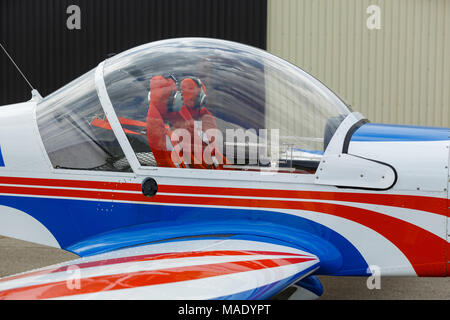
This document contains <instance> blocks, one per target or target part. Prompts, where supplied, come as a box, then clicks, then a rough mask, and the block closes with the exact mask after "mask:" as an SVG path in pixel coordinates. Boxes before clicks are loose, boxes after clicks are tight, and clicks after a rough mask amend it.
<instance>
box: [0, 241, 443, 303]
mask: <svg viewBox="0 0 450 320" xmlns="http://www.w3.org/2000/svg"><path fill="white" fill-rule="evenodd" d="M75 258H77V256H76V255H74V254H72V253H69V252H65V251H63V250H59V249H54V248H50V247H46V246H42V245H37V244H33V243H29V242H25V241H21V240H15V239H11V238H5V237H1V236H0V277H5V276H8V275H12V274H15V273H19V272H23V271H28V270H31V269H35V268H40V267H44V266H48V265H51V264H55V263H59V262H63V261H67V260H71V259H75ZM319 278H320V280H321V281H322V284H323V286H324V289H325V293H324V294H323V296H322V297H321V298H320V299H322V300H334V299H344V300H368V299H374V300H378V299H385V300H415V299H421V300H450V277H448V278H393V277H383V278H382V279H381V289H379V290H377V289H374V290H369V289H368V288H367V286H366V281H367V278H365V277H361V278H360V277H328V276H321V277H319Z"/></svg>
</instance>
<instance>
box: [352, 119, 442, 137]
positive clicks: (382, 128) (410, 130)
mask: <svg viewBox="0 0 450 320" xmlns="http://www.w3.org/2000/svg"><path fill="white" fill-rule="evenodd" d="M442 140H450V128H438V127H415V126H404V125H392V124H378V123H367V124H365V125H363V126H361V127H360V128H359V129H358V130H356V131H355V133H354V134H353V136H352V138H351V141H442Z"/></svg>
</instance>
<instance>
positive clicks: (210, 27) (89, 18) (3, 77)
mask: <svg viewBox="0 0 450 320" xmlns="http://www.w3.org/2000/svg"><path fill="white" fill-rule="evenodd" d="M70 5H78V6H79V7H80V9H81V30H69V29H68V28H67V26H66V22H67V19H68V18H69V17H70V14H67V12H66V11H67V8H68V7H69V6H70ZM266 21H267V1H266V0H226V1H224V0H95V1H94V0H39V1H38V0H0V42H2V43H3V44H4V45H5V46H6V48H7V50H8V51H9V52H10V54H11V55H12V56H13V58H14V59H15V60H16V62H17V64H18V65H19V66H20V67H21V69H22V70H23V72H24V73H25V74H26V75H27V77H28V78H29V80H30V82H31V83H32V84H33V85H34V86H35V87H36V88H37V89H38V90H39V91H40V93H41V94H42V95H43V96H45V95H47V94H49V93H51V92H53V91H54V90H56V89H58V88H59V87H61V86H63V85H65V84H67V83H68V82H70V81H71V80H73V79H75V78H76V77H78V76H80V75H81V74H83V73H85V72H87V71H89V70H90V69H92V68H94V67H95V66H96V65H97V64H98V63H99V62H100V61H102V60H104V59H105V58H106V57H107V54H109V53H119V52H122V51H124V50H126V49H129V48H132V47H135V46H137V45H140V44H143V43H147V42H151V41H155V40H160V39H166V38H175V37H188V36H193V37H213V38H221V39H227V40H233V41H238V42H242V43H245V44H250V45H253V46H255V47H259V48H262V49H265V48H266V39H267V37H266V25H267V23H266ZM30 98H31V95H30V89H29V87H28V86H27V84H26V82H25V81H24V80H23V79H22V78H21V77H20V75H19V74H18V72H17V71H16V70H15V69H14V67H13V65H12V64H11V63H10V61H9V60H8V59H7V57H6V55H5V54H4V53H3V52H2V51H0V105H3V104H8V103H14V102H21V101H25V100H28V99H30Z"/></svg>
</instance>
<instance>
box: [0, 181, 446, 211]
mask: <svg viewBox="0 0 450 320" xmlns="http://www.w3.org/2000/svg"><path fill="white" fill-rule="evenodd" d="M0 184H9V185H11V184H13V185H30V186H42V187H44V189H45V187H46V186H47V187H61V188H83V189H91V190H92V189H99V190H107V193H106V194H104V193H100V194H99V197H96V198H97V199H105V200H109V199H111V192H114V191H115V190H117V191H134V192H141V185H140V184H138V183H119V182H103V181H85V180H62V179H38V178H18V177H0ZM21 188H26V187H21ZM16 190H17V189H16ZM0 192H2V191H0ZM27 192H28V190H27ZM35 192H36V191H35ZM158 192H163V193H175V194H193V195H213V196H214V195H215V196H236V197H260V198H286V199H305V200H308V199H311V200H329V201H345V202H356V203H367V204H375V205H385V206H393V207H400V208H407V209H414V210H420V211H426V212H431V213H436V214H440V215H444V216H447V215H448V210H447V199H446V198H436V197H425V196H413V195H396V194H379V193H349V192H326V191H297V190H272V189H249V188H224V187H201V186H173V185H158ZM3 193H14V192H8V191H3ZM49 193H51V192H49ZM19 194H30V195H33V194H34V195H45V194H42V193H33V192H32V191H31V190H30V192H29V193H26V192H20V193H19ZM66 194H67V197H71V196H73V197H76V198H80V197H82V195H83V194H86V193H82V192H80V193H78V194H77V193H66ZM103 196H104V197H103ZM87 198H92V197H89V196H87ZM141 199H145V198H141ZM140 201H143V202H147V201H145V200H140Z"/></svg>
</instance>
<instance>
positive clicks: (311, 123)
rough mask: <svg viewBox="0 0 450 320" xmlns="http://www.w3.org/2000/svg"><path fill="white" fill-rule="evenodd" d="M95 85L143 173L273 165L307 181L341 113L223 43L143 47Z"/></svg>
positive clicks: (315, 84) (302, 81)
mask: <svg viewBox="0 0 450 320" xmlns="http://www.w3.org/2000/svg"><path fill="white" fill-rule="evenodd" d="M104 79H105V83H106V87H107V91H108V94H109V96H110V99H111V102H112V104H113V106H114V108H115V111H116V113H117V115H118V116H119V120H121V123H122V126H123V128H124V130H125V133H126V134H127V137H128V139H129V141H130V143H131V145H132V147H133V149H134V151H135V152H136V155H137V157H138V160H139V161H140V163H141V165H143V166H160V167H183V168H198V169H231V170H257V169H258V168H260V167H264V166H269V165H273V159H276V157H278V161H277V165H278V166H279V167H281V168H285V170H287V171H289V172H301V173H305V172H314V171H315V168H316V167H317V164H318V161H319V160H320V158H321V155H322V154H323V151H324V149H325V148H326V146H327V144H328V142H329V140H330V139H331V136H332V135H333V134H334V131H335V130H336V128H337V127H338V125H339V124H340V122H341V121H342V120H343V119H344V118H345V117H346V116H347V115H348V114H349V113H350V111H349V110H348V108H347V106H346V105H345V104H344V103H343V102H342V101H341V100H340V99H339V98H338V97H337V96H336V95H335V94H334V93H332V92H331V91H330V90H329V89H328V88H327V87H325V86H324V85H323V84H322V83H320V82H319V81H318V80H316V79H315V78H313V77H312V76H310V75H309V74H307V73H306V72H304V71H302V70H301V69H299V68H298V67H296V66H294V65H292V64H290V63H288V62H286V61H284V60H282V59H280V58H278V57H276V56H273V55H271V54H269V53H267V52H266V51H263V50H259V49H256V48H253V47H250V46H246V45H243V44H238V43H234V42H229V41H223V40H215V39H203V38H182V39H171V40H164V41H158V42H153V43H150V44H146V45H143V46H140V47H137V48H134V49H131V50H129V51H126V52H124V53H122V54H119V55H116V56H114V57H112V58H111V59H108V60H107V61H106V63H105V68H104ZM150 87H151V88H150ZM150 89H151V90H150ZM214 129H216V132H215V133H216V134H213V133H214ZM208 130H209V133H208V132H207V131H208ZM186 132H187V133H188V134H190V135H191V137H189V136H187V138H186V137H185V133H186ZM198 137H200V138H198ZM195 138H198V139H197V141H194V140H195ZM199 139H200V140H201V142H200V141H199ZM189 144H190V145H189ZM208 147H209V149H208ZM211 150H213V152H212V154H211ZM208 152H209V153H208ZM274 155H275V156H274Z"/></svg>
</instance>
